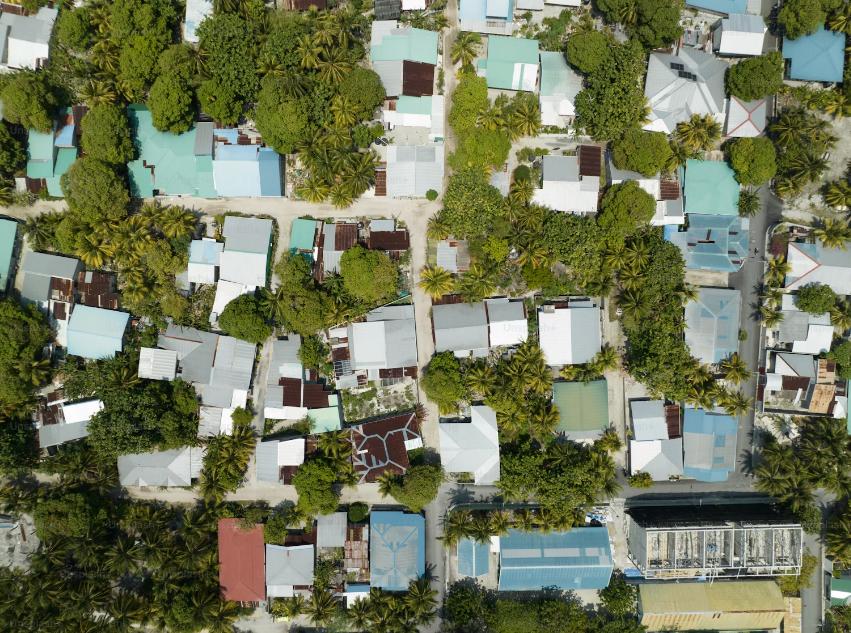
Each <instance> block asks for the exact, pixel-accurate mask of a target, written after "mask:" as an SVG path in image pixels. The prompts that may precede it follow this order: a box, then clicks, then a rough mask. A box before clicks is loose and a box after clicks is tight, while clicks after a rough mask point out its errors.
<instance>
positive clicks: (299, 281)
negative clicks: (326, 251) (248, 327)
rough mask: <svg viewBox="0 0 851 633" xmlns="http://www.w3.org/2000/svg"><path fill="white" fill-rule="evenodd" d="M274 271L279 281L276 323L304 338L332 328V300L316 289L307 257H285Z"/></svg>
mask: <svg viewBox="0 0 851 633" xmlns="http://www.w3.org/2000/svg"><path fill="white" fill-rule="evenodd" d="M275 272H276V273H277V275H278V278H279V280H280V286H278V290H277V291H276V294H275V297H274V298H275V302H274V306H275V310H274V312H273V316H274V318H275V321H276V322H278V323H280V324H281V325H283V326H284V327H285V328H286V329H287V330H289V331H290V332H296V333H297V334H301V335H302V336H309V335H310V334H315V333H316V332H318V331H319V330H321V329H322V328H324V327H326V326H327V325H329V319H330V317H331V313H332V309H333V300H332V299H331V297H330V296H328V295H327V294H325V293H324V292H322V291H321V290H320V289H319V288H317V287H316V283H315V281H314V279H313V276H312V275H311V272H310V264H308V263H307V260H305V258H304V257H301V256H300V255H292V256H285V257H284V258H283V259H282V260H281V262H280V263H279V264H278V266H277V267H276V268H275ZM279 295H280V296H279Z"/></svg>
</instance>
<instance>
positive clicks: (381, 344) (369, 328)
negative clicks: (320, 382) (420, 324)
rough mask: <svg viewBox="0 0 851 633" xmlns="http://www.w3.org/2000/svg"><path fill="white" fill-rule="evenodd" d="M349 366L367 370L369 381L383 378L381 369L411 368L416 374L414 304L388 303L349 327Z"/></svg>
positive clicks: (357, 369)
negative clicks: (393, 304) (394, 304)
mask: <svg viewBox="0 0 851 633" xmlns="http://www.w3.org/2000/svg"><path fill="white" fill-rule="evenodd" d="M347 332H348V343H349V367H350V368H351V370H352V371H354V372H358V371H366V372H367V377H368V379H369V380H378V379H379V378H381V377H382V376H381V371H382V370H391V369H410V370H411V371H410V372H409V373H413V374H414V375H416V369H415V368H416V366H417V332H416V325H415V323H414V306H413V305H403V306H386V307H384V308H377V309H376V310H373V311H371V312H369V313H367V315H366V321H360V322H358V323H350V324H349V326H348V328H347Z"/></svg>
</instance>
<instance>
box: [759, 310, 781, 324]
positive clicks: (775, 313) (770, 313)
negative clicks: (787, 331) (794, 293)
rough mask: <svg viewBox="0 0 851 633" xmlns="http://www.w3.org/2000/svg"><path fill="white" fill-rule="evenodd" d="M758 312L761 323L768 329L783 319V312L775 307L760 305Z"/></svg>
mask: <svg viewBox="0 0 851 633" xmlns="http://www.w3.org/2000/svg"><path fill="white" fill-rule="evenodd" d="M759 314H760V317H761V318H762V324H763V325H764V326H765V327H766V328H768V329H773V328H776V327H777V326H778V325H780V323H781V322H782V321H783V312H782V311H780V310H779V309H777V308H771V307H769V306H762V307H761V308H760V309H759Z"/></svg>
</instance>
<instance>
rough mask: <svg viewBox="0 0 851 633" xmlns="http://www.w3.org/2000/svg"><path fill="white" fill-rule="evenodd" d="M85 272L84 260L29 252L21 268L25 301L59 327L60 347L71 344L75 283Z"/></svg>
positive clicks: (54, 325) (57, 337)
mask: <svg viewBox="0 0 851 633" xmlns="http://www.w3.org/2000/svg"><path fill="white" fill-rule="evenodd" d="M81 269H82V264H81V263H80V260H78V259H74V258H72V257H62V256H60V255H50V254H48V253H36V252H34V251H27V252H25V253H24V257H23V261H22V262H21V265H20V270H19V274H20V276H21V299H23V300H24V302H28V303H34V304H36V305H37V306H38V307H39V308H40V309H41V310H43V311H44V312H46V313H47V314H48V319H49V321H50V323H51V325H53V327H55V328H56V339H55V340H56V343H57V345H61V346H63V347H64V346H66V345H67V344H68V320H69V319H70V317H71V310H72V309H73V306H74V280H75V279H76V278H77V274H78V273H79V271H80V270H81Z"/></svg>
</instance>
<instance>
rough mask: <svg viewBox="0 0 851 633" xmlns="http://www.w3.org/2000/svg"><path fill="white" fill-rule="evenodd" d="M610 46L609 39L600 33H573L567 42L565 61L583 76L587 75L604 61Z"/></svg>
mask: <svg viewBox="0 0 851 633" xmlns="http://www.w3.org/2000/svg"><path fill="white" fill-rule="evenodd" d="M611 45H612V39H611V37H609V36H607V35H606V34H604V33H602V32H600V31H582V32H580V33H574V34H573V35H571V36H570V38H569V39H568V40H567V61H568V63H569V64H570V65H571V66H573V67H574V68H576V70H578V71H579V72H581V73H582V74H583V75H588V74H590V73H593V72H594V71H595V70H597V68H599V67H600V64H602V63H603V62H604V61H605V60H606V57H608V55H609V47H610V46H611Z"/></svg>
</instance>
